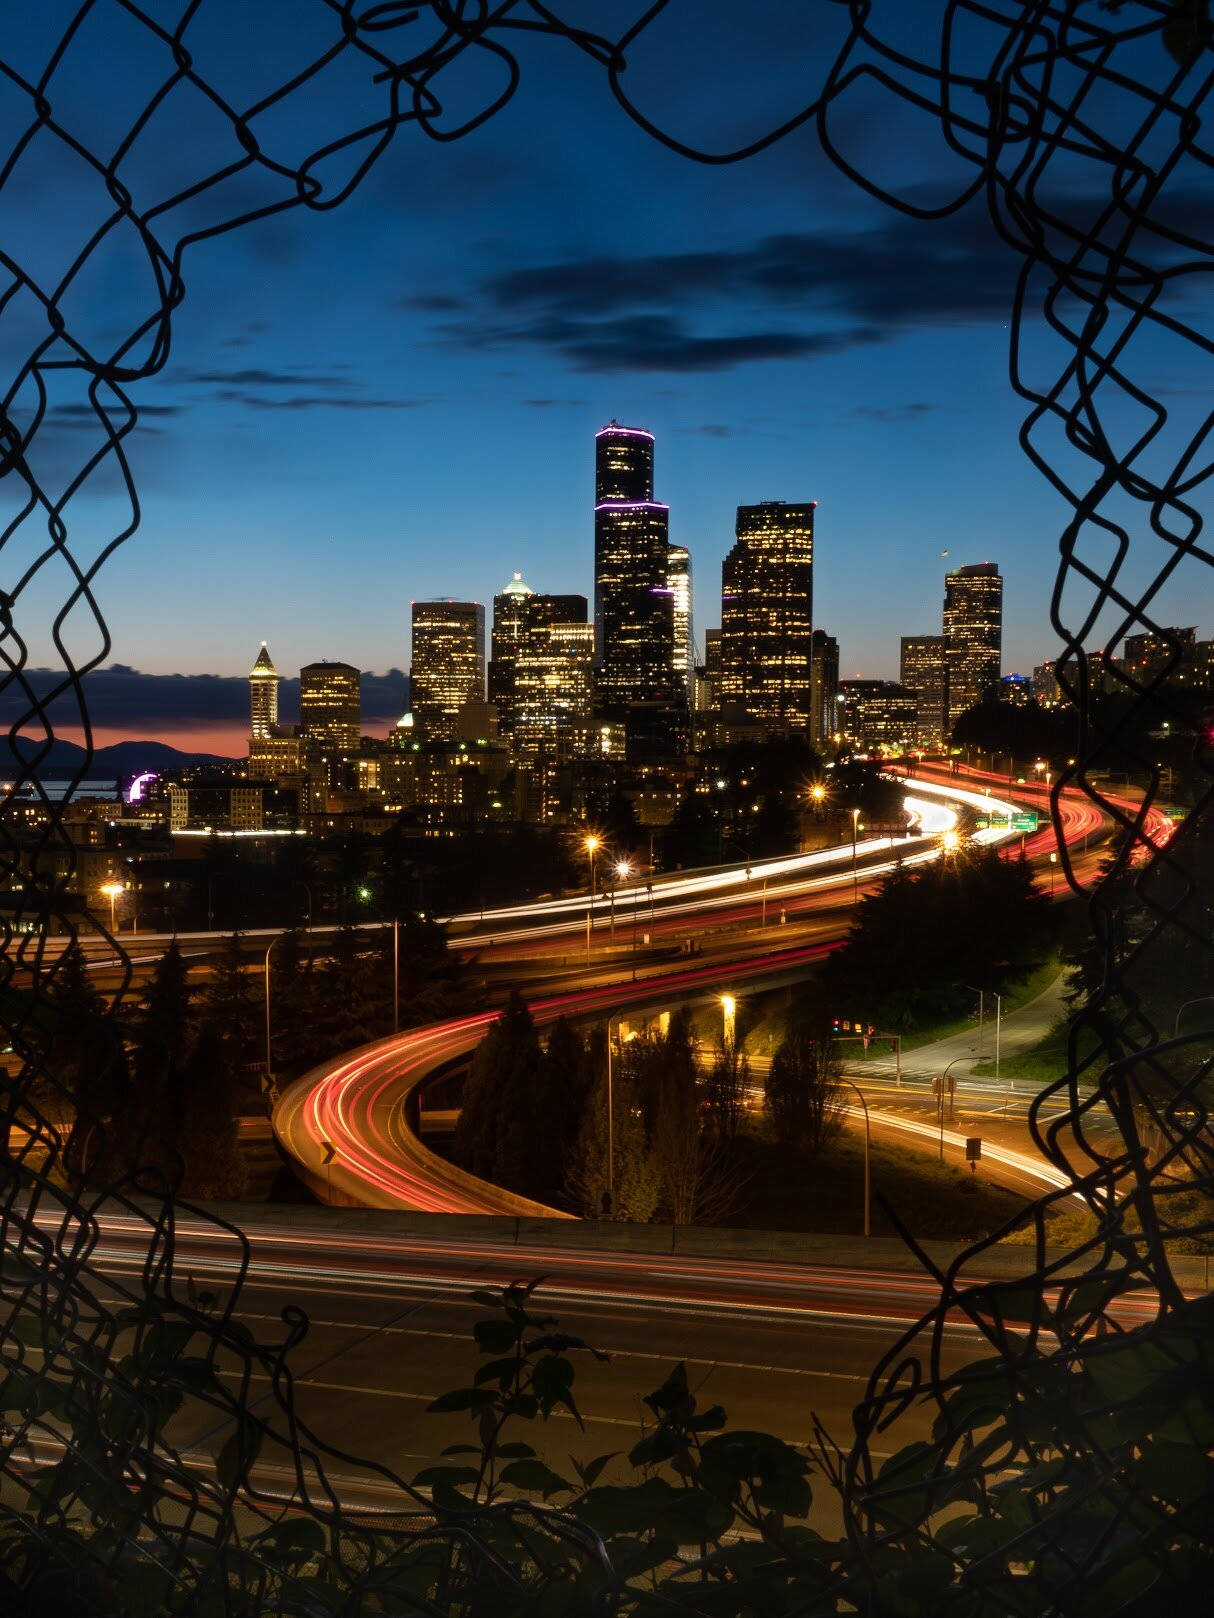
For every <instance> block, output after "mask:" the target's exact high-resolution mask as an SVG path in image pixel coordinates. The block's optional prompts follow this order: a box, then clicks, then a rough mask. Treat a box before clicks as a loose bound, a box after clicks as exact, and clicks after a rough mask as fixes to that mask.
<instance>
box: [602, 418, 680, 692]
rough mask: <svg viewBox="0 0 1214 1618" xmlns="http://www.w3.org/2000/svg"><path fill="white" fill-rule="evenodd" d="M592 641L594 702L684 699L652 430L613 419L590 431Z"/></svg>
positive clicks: (665, 521) (666, 522) (665, 520)
mask: <svg viewBox="0 0 1214 1618" xmlns="http://www.w3.org/2000/svg"><path fill="white" fill-rule="evenodd" d="M594 500H595V504H594V647H595V665H596V670H597V680H596V683H597V691H598V703H599V706H600V708H601V709H602V710H603V711H604V712H605V713H616V714H620V713H623V712H624V711H626V710H627V709H628V708H629V707H630V706H632V705H633V704H636V703H654V702H676V703H678V702H685V701H686V691H685V688H684V687H683V686H682V682H679V681H676V677H675V667H674V609H673V602H672V597H671V591H670V583H669V570H670V557H669V551H670V544H669V539H668V532H669V515H670V513H669V508H668V507H667V506H664V505H661V504H660V503H659V502H657V501H656V500H655V499H654V498H653V434H652V433H647V432H644V431H643V430H642V429H641V428H639V427H621V426H620V424H619V423H618V422H615V421H613V422H611V423H610V425H609V426H607V427H604V428H603V429H602V430H601V431H600V432H598V433H597V434H596V435H595V451H594Z"/></svg>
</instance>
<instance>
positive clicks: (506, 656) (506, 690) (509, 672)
mask: <svg viewBox="0 0 1214 1618" xmlns="http://www.w3.org/2000/svg"><path fill="white" fill-rule="evenodd" d="M533 594H534V592H533V591H532V590H531V589H530V588H529V587H528V586H527V585H526V584H524V583H523V575H522V574H521V573H516V574H515V575H514V577H513V578H512V579H511V580H510V583H509V584H507V585H506V586H504V588H503V589H501V590H499V591H498V593H497V594H496V595H495V596H494V598H493V629H492V632H491V637H490V652H489V701H490V702H492V703H493V704H495V706H496V708H497V715H498V721H499V723H500V725H501V728H502V730H503V731H504V732H506V734H507V735H508V734H509V733H510V731H511V730H512V728H513V726H514V660H515V658H516V657H517V656H518V649H519V644H520V642H521V641H522V638H523V614H524V611H525V609H526V605H527V602H528V600H529V599H530V597H531V596H532V595H533Z"/></svg>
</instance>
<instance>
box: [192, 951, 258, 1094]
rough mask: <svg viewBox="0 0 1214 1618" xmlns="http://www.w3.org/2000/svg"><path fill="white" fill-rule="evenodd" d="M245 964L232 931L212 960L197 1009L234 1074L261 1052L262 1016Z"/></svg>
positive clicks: (202, 1022) (203, 1023)
mask: <svg viewBox="0 0 1214 1618" xmlns="http://www.w3.org/2000/svg"><path fill="white" fill-rule="evenodd" d="M246 966H247V962H246V960H245V958H244V955H243V953H242V952H241V947H240V934H239V933H232V934H231V935H230V936H229V937H228V938H226V939H225V940H224V943H223V947H222V948H221V950H220V952H219V954H218V956H217V957H216V959H215V963H214V966H213V967H212V973H211V981H210V983H209V984H208V985H207V989H206V992H205V994H204V995H203V997H202V1004H201V1006H200V1010H199V1021H200V1023H201V1024H202V1025H203V1026H204V1027H206V1028H211V1029H213V1030H214V1032H215V1033H216V1035H217V1036H218V1037H219V1039H220V1041H221V1042H222V1045H223V1049H224V1056H225V1060H226V1061H227V1063H228V1066H229V1068H230V1069H231V1071H232V1072H233V1073H235V1074H239V1073H240V1072H241V1070H242V1069H243V1068H244V1066H245V1064H246V1063H248V1062H252V1061H253V1060H254V1059H255V1058H256V1057H257V1055H258V1054H260V1053H259V1051H258V1045H259V1040H258V1033H259V1031H260V1028H259V1025H260V1021H261V1019H260V1018H259V1016H258V1009H259V1008H258V1005H257V998H256V990H255V987H254V984H253V979H252V977H251V976H250V974H249V972H248V971H247V970H246Z"/></svg>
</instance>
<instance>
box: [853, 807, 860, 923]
mask: <svg viewBox="0 0 1214 1618" xmlns="http://www.w3.org/2000/svg"><path fill="white" fill-rule="evenodd" d="M859 825H860V811H859V809H853V810H852V812H851V902H852V904H853V905H854V904H858V903H859V901H860V874H859V871H858V869H857V867H856V832H857V829H858V828H859Z"/></svg>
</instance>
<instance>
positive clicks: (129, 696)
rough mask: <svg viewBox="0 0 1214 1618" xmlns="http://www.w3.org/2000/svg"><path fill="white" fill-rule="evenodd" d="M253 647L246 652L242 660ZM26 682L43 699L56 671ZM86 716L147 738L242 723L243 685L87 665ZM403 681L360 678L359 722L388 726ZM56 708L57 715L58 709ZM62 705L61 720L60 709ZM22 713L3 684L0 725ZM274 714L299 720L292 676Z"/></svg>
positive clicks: (227, 678)
mask: <svg viewBox="0 0 1214 1618" xmlns="http://www.w3.org/2000/svg"><path fill="white" fill-rule="evenodd" d="M255 651H256V648H253V650H252V652H251V653H250V658H249V661H250V664H252V660H253V655H254V653H255ZM26 679H27V681H28V683H29V685H30V686H31V688H32V689H33V691H34V692H35V694H36V695H37V696H38V697H39V698H40V699H45V698H47V697H48V696H49V695H50V693H51V692H52V691H53V690H54V688H55V687H56V685H57V684H59V682H60V680H61V679H62V676H60V675H56V674H55V673H54V672H53V671H52V670H50V669H33V670H29V671H27V673H26ZM84 690H85V698H86V701H87V703H88V711H89V718H90V720H91V722H92V723H93V724H94V725H95V726H96V727H97V728H98V729H99V730H117V731H121V732H123V733H124V734H125V735H127V736H129V737H131V738H132V739H135V740H155V739H156V738H157V736H158V734H159V732H160V731H162V730H163V729H165V728H166V727H172V728H173V729H174V730H188V729H202V728H204V727H206V726H214V725H224V724H239V725H245V724H247V723H248V718H249V682H248V680H247V679H243V678H241V676H239V675H227V674H143V673H141V672H140V670H138V669H134V668H131V667H129V666H128V665H127V664H125V663H111V664H110V665H109V666H108V667H107V668H101V669H94V670H93V672H92V673H91V674H88V675H86V676H85V680H84ZM405 693H406V681H405V676H404V674H403V673H402V672H401V671H400V669H389V670H388V672H387V673H386V674H373V673H370V672H367V673H364V674H363V676H362V709H363V724H364V725H366V726H367V727H369V728H370V727H382V726H385V725H389V724H395V722H396V721H397V720H398V719H399V718H400V716H401V714H402V713H403V711H404V707H405ZM61 706H63V707H64V710H65V711H64V713H63V714H62V716H61V715H60V713H59V709H60V707H61ZM68 707H70V709H71V717H70V718H68V716H67V714H66V708H68ZM23 712H24V702H23V698H22V694H21V692H20V691H19V690H18V689H17V688H16V686H15V685H12V684H10V685H9V686H8V687H7V688H6V689H5V690H4V691H3V693H0V724H2V725H3V726H5V727H7V726H9V725H11V724H13V723H14V721H15V720H16V719H17V718H18V717H20V716H21V715H22V714H23ZM54 712H55V716H56V723H59V722H60V718H61V717H62V718H63V719H64V721H65V722H66V723H78V715H77V714H76V711H75V704H74V701H73V699H72V696H71V693H70V691H69V692H68V694H67V695H66V696H65V697H63V698H60V699H59V702H58V703H57V704H56V707H55V710H54ZM279 712H280V715H281V717H282V721H283V723H284V724H293V723H295V722H297V721H298V718H299V680H298V679H284V680H283V681H282V682H281V684H280V686H279Z"/></svg>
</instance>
